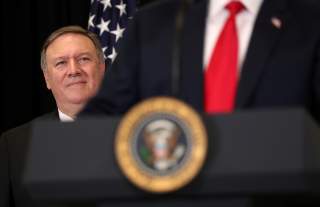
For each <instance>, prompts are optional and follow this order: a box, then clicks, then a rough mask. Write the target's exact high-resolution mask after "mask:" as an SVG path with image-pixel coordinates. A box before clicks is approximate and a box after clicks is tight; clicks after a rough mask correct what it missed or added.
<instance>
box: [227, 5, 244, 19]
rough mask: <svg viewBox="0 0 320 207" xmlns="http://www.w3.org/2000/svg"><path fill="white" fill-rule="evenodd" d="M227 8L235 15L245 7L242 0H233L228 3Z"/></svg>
mask: <svg viewBox="0 0 320 207" xmlns="http://www.w3.org/2000/svg"><path fill="white" fill-rule="evenodd" d="M226 8H227V9H228V10H229V12H230V15H231V16H234V15H237V14H238V13H239V12H240V11H241V10H243V9H244V5H243V4H242V3H241V2H240V1H231V2H230V3H228V4H227V5H226Z"/></svg>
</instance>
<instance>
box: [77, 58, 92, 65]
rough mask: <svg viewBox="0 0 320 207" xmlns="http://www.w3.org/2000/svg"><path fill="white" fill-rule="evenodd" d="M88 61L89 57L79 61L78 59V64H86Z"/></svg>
mask: <svg viewBox="0 0 320 207" xmlns="http://www.w3.org/2000/svg"><path fill="white" fill-rule="evenodd" d="M88 61H90V58H89V57H81V58H80V59H79V63H80V64H81V63H86V62H88Z"/></svg>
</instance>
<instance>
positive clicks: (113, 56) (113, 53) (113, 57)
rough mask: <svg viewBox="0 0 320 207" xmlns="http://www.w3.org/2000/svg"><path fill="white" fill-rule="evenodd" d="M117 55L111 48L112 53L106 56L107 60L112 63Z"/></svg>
mask: <svg viewBox="0 0 320 207" xmlns="http://www.w3.org/2000/svg"><path fill="white" fill-rule="evenodd" d="M117 55H118V54H117V52H116V50H115V49H114V48H112V53H111V54H110V55H109V56H108V58H109V59H111V62H113V61H114V60H115V59H116V57H117Z"/></svg>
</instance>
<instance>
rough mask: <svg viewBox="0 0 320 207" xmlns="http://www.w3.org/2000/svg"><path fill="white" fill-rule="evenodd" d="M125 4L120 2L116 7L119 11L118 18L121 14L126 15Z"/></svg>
mask: <svg viewBox="0 0 320 207" xmlns="http://www.w3.org/2000/svg"><path fill="white" fill-rule="evenodd" d="M126 6H127V5H126V4H124V3H123V1H121V2H120V4H118V5H116V7H117V8H118V9H119V11H120V17H122V15H123V14H127V12H126Z"/></svg>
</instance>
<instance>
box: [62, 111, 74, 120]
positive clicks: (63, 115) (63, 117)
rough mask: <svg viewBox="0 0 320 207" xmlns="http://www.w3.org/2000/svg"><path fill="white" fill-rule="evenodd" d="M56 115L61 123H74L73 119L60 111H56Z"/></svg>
mask: <svg viewBox="0 0 320 207" xmlns="http://www.w3.org/2000/svg"><path fill="white" fill-rule="evenodd" d="M58 113H59V119H60V121H62V122H72V121H74V118H72V117H71V116H68V115H67V114H65V113H63V112H62V111H60V109H58Z"/></svg>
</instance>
